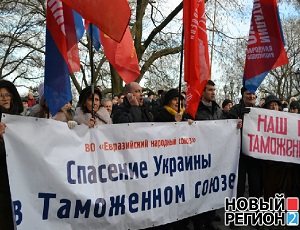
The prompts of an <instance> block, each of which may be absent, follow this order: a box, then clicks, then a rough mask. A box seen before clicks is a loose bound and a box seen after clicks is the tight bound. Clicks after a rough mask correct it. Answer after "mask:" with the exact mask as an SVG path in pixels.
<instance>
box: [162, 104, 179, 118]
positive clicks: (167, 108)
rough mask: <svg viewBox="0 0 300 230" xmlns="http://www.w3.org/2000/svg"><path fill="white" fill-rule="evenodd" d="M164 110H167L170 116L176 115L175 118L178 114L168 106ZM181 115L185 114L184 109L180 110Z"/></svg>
mask: <svg viewBox="0 0 300 230" xmlns="http://www.w3.org/2000/svg"><path fill="white" fill-rule="evenodd" d="M164 108H165V109H166V110H167V111H168V112H169V113H170V114H172V115H174V116H175V115H176V114H177V113H178V112H177V111H176V110H174V109H172V108H171V107H170V106H168V105H165V106H164ZM180 114H183V109H182V108H180Z"/></svg>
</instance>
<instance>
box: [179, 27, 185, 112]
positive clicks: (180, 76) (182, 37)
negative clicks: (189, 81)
mask: <svg viewBox="0 0 300 230" xmlns="http://www.w3.org/2000/svg"><path fill="white" fill-rule="evenodd" d="M183 40H184V28H183V25H182V33H181V51H180V70H179V87H178V91H179V95H178V98H179V103H178V113H180V104H181V100H180V98H181V97H180V96H181V81H182V67H183Z"/></svg>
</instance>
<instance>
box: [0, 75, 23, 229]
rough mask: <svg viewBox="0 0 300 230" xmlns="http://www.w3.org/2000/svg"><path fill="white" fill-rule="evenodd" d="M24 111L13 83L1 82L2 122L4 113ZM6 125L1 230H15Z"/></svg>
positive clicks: (0, 171)
mask: <svg viewBox="0 0 300 230" xmlns="http://www.w3.org/2000/svg"><path fill="white" fill-rule="evenodd" d="M22 111H23V103H22V100H21V97H20V95H19V93H18V91H17V89H16V87H15V86H14V84H13V83H11V82H10V81H6V80H0V121H1V117H2V113H8V114H14V115H20V114H21V113H22ZM5 127H6V125H5V123H3V122H0V229H1V230H12V229H14V218H13V210H12V200H11V195H10V188H9V182H8V173H7V165H6V152H5V145H4V140H3V134H4V133H5Z"/></svg>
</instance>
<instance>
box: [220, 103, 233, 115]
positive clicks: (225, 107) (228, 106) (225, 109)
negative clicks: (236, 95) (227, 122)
mask: <svg viewBox="0 0 300 230" xmlns="http://www.w3.org/2000/svg"><path fill="white" fill-rule="evenodd" d="M232 105H233V103H232V101H231V100H230V99H225V100H224V101H223V103H222V111H223V116H224V118H227V116H228V113H229V111H230V109H231V107H232Z"/></svg>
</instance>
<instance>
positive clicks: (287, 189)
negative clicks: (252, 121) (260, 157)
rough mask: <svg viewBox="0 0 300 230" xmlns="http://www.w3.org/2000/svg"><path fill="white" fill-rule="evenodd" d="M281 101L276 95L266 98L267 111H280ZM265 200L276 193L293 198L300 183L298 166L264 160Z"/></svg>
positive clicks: (265, 106)
mask: <svg viewBox="0 0 300 230" xmlns="http://www.w3.org/2000/svg"><path fill="white" fill-rule="evenodd" d="M280 107H281V101H280V100H279V98H277V97H276V96H275V95H269V96H267V97H266V102H265V104H264V108H265V109H269V110H275V111H280ZM263 175H264V177H263V181H264V198H265V199H266V200H269V198H270V197H275V194H276V193H285V194H290V195H292V196H295V195H298V194H291V192H294V191H295V190H297V189H295V188H296V187H297V186H298V185H297V181H299V178H298V173H297V165H295V164H292V163H287V162H280V161H271V160H264V164H263ZM298 192H299V191H298Z"/></svg>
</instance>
